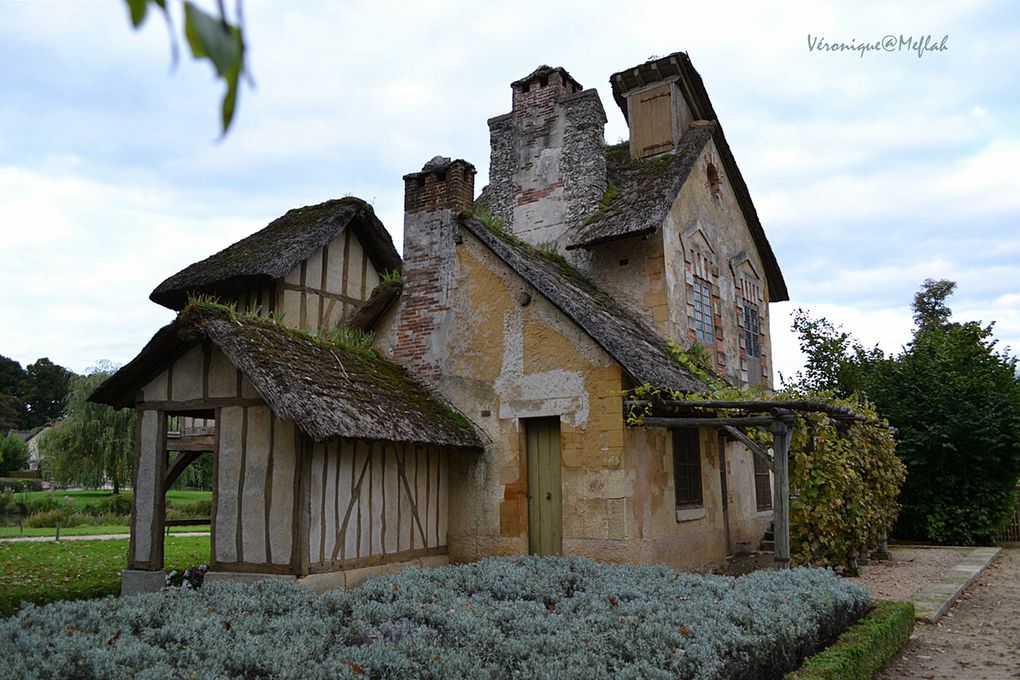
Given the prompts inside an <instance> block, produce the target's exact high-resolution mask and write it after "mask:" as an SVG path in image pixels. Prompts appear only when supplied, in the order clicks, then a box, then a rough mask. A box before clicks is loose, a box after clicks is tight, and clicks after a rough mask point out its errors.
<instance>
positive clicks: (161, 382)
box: [142, 371, 167, 401]
mask: <svg viewBox="0 0 1020 680" xmlns="http://www.w3.org/2000/svg"><path fill="white" fill-rule="evenodd" d="M166 381H167V372H166V371H163V372H162V373H160V374H159V375H157V376H156V377H155V378H153V379H152V380H151V381H149V384H148V385H146V386H145V387H143V388H142V400H143V401H164V400H166V398H167V393H166V389H167V384H166Z"/></svg>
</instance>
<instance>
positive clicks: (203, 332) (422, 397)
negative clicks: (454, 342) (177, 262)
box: [89, 304, 482, 449]
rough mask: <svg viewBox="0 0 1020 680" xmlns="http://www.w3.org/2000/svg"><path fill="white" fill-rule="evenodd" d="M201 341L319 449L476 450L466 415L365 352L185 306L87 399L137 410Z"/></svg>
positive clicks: (267, 323) (259, 322) (262, 322)
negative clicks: (400, 445)
mask: <svg viewBox="0 0 1020 680" xmlns="http://www.w3.org/2000/svg"><path fill="white" fill-rule="evenodd" d="M204 340H207V341H209V342H211V343H212V344H213V345H214V346H215V347H217V348H219V349H220V350H221V351H222V352H223V353H224V354H225V355H226V357H227V358H228V359H229V360H230V362H231V363H232V364H233V365H234V366H235V367H236V368H238V369H239V370H240V371H241V373H243V374H244V375H245V376H246V377H247V378H248V380H250V381H251V383H252V384H253V385H254V386H255V389H256V390H258V392H259V394H260V395H261V396H262V398H263V399H265V401H266V403H267V404H268V406H269V408H270V409H271V410H272V411H273V414H274V415H276V416H277V417H278V418H282V419H287V420H293V421H294V423H295V424H296V425H297V426H298V428H300V429H301V431H302V432H304V433H305V434H307V435H308V436H310V437H312V438H313V439H315V440H316V441H323V440H325V439H330V438H333V437H347V438H353V439H371V440H382V441H393V442H406V443H411V444H431V445H437V446H446V447H453V448H461V449H478V448H481V447H482V444H481V442H480V441H479V439H478V437H477V435H476V434H475V432H474V430H473V429H472V428H471V426H470V424H469V423H468V422H467V420H466V419H464V417H463V416H461V415H460V414H458V413H456V412H455V411H453V410H452V409H451V408H450V407H448V406H446V405H445V404H443V403H442V402H440V401H439V399H438V397H436V396H435V395H434V394H433V393H431V392H430V391H429V390H427V389H426V388H425V387H423V386H422V385H420V384H418V383H417V382H415V381H414V380H412V379H411V378H410V377H409V376H408V375H407V373H405V372H404V370H403V369H402V368H400V367H399V366H397V365H395V364H392V363H390V362H388V361H385V360H383V359H380V358H379V357H378V356H377V355H375V353H374V352H371V351H355V350H349V349H344V348H342V347H339V346H337V345H334V344H332V343H328V342H326V341H323V340H320V339H318V338H314V337H311V336H310V335H307V334H305V333H302V332H300V331H296V330H294V329H291V328H287V327H284V326H282V325H280V324H278V323H276V322H272V321H269V320H266V319H262V318H255V317H251V316H234V315H232V314H230V313H229V312H227V311H226V310H225V308H223V307H219V306H218V305H200V304H199V305H191V306H189V307H187V308H186V309H185V310H184V311H183V312H182V313H181V314H180V315H179V316H178V317H177V319H176V320H175V321H174V322H173V323H171V324H169V325H167V326H165V327H163V328H162V329H160V330H159V331H158V332H157V333H156V335H155V336H154V337H153V338H152V340H150V341H149V344H148V345H146V346H145V348H144V349H143V350H142V351H141V353H140V354H139V355H138V356H137V357H135V358H134V359H133V360H132V361H131V362H130V363H128V364H127V365H126V366H124V367H123V368H122V369H120V370H119V371H117V373H115V374H114V375H112V376H111V377H110V378H109V379H108V380H106V382H104V383H103V384H102V385H100V386H99V387H98V388H97V389H96V391H95V392H94V393H93V394H92V396H91V397H89V399H90V400H91V401H94V402H97V403H102V404H109V405H111V406H115V407H118V408H121V407H126V406H134V402H135V395H136V393H137V391H138V390H139V389H140V388H141V387H142V386H143V385H144V384H145V383H146V382H147V381H148V380H151V379H152V378H153V377H155V376H156V375H158V373H159V372H160V371H162V370H163V369H165V368H166V366H167V365H168V364H169V363H170V362H171V361H172V360H173V358H175V357H179V356H181V355H182V354H183V352H185V351H187V349H189V348H190V347H193V346H194V345H195V344H197V343H199V342H202V341H204Z"/></svg>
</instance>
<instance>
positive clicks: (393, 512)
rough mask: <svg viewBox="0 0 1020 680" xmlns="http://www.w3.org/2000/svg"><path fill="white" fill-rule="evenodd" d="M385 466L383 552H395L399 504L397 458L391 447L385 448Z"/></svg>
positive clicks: (383, 484) (398, 524)
mask: <svg viewBox="0 0 1020 680" xmlns="http://www.w3.org/2000/svg"><path fill="white" fill-rule="evenodd" d="M384 460H385V466H384V469H383V473H382V476H383V480H382V482H383V483H382V487H383V495H384V496H385V499H386V501H385V507H384V512H383V518H384V520H385V522H386V536H385V540H384V541H383V552H386V553H395V552H397V535H398V533H399V531H400V522H399V519H398V517H397V504H398V502H399V495H400V484H399V481H400V480H399V479H398V478H397V458H396V456H395V455H394V454H393V450H392V447H391V446H390V445H387V446H386V453H385V457H384Z"/></svg>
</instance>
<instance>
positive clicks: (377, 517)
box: [369, 444, 386, 555]
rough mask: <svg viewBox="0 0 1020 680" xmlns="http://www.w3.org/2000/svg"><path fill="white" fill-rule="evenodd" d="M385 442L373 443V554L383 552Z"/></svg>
mask: <svg viewBox="0 0 1020 680" xmlns="http://www.w3.org/2000/svg"><path fill="white" fill-rule="evenodd" d="M383 446H384V445H383V444H373V445H372V460H371V463H370V464H371V471H370V473H371V475H372V484H371V488H370V489H369V493H370V494H371V498H372V542H371V545H370V546H369V547H370V548H371V550H372V554H373V555H382V554H383V552H384V551H383V544H382V525H383V515H384V514H385V512H386V509H385V508H384V507H383V465H384V464H385V461H384V460H383V452H384V449H383Z"/></svg>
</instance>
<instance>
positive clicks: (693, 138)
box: [567, 124, 715, 249]
mask: <svg viewBox="0 0 1020 680" xmlns="http://www.w3.org/2000/svg"><path fill="white" fill-rule="evenodd" d="M714 129H715V126H714V125H704V124H702V125H696V126H691V127H690V128H688V129H687V132H685V133H684V135H683V137H682V138H681V140H680V144H679V145H678V147H677V149H676V152H675V153H672V154H667V155H663V156H658V157H656V158H651V159H645V160H633V159H631V157H630V151H629V143H628V142H624V143H622V144H618V145H615V146H610V147H607V149H606V174H607V180H608V186H609V187H610V189H611V191H610V190H607V194H606V196H605V197H604V198H603V201H602V203H600V205H599V207H598V209H597V210H596V211H595V213H594V214H593V215H591V216H590V217H588V219H586V220H585V221H583V222H582V223H581V224H580V225H578V226H577V227H575V228H574V229H573V233H572V234H571V237H570V245H568V246H567V248H568V249H574V248H580V247H588V246H593V245H597V244H599V243H605V242H606V241H614V240H616V239H621V238H629V237H633V236H645V235H647V234H651V233H653V232H654V231H655V230H656V229H658V228H659V227H660V226H661V225H662V221H663V220H664V219H665V218H666V214H667V213H668V212H669V209H670V207H671V206H672V205H673V201H675V200H676V197H677V194H679V193H680V190H681V189H682V188H683V185H684V182H686V181H687V177H688V176H689V175H690V174H691V170H692V169H694V166H695V163H696V162H697V160H698V156H699V155H700V154H701V151H702V150H703V149H704V148H705V145H706V144H707V143H708V140H710V139H711V138H712V133H713V130H714Z"/></svg>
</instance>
